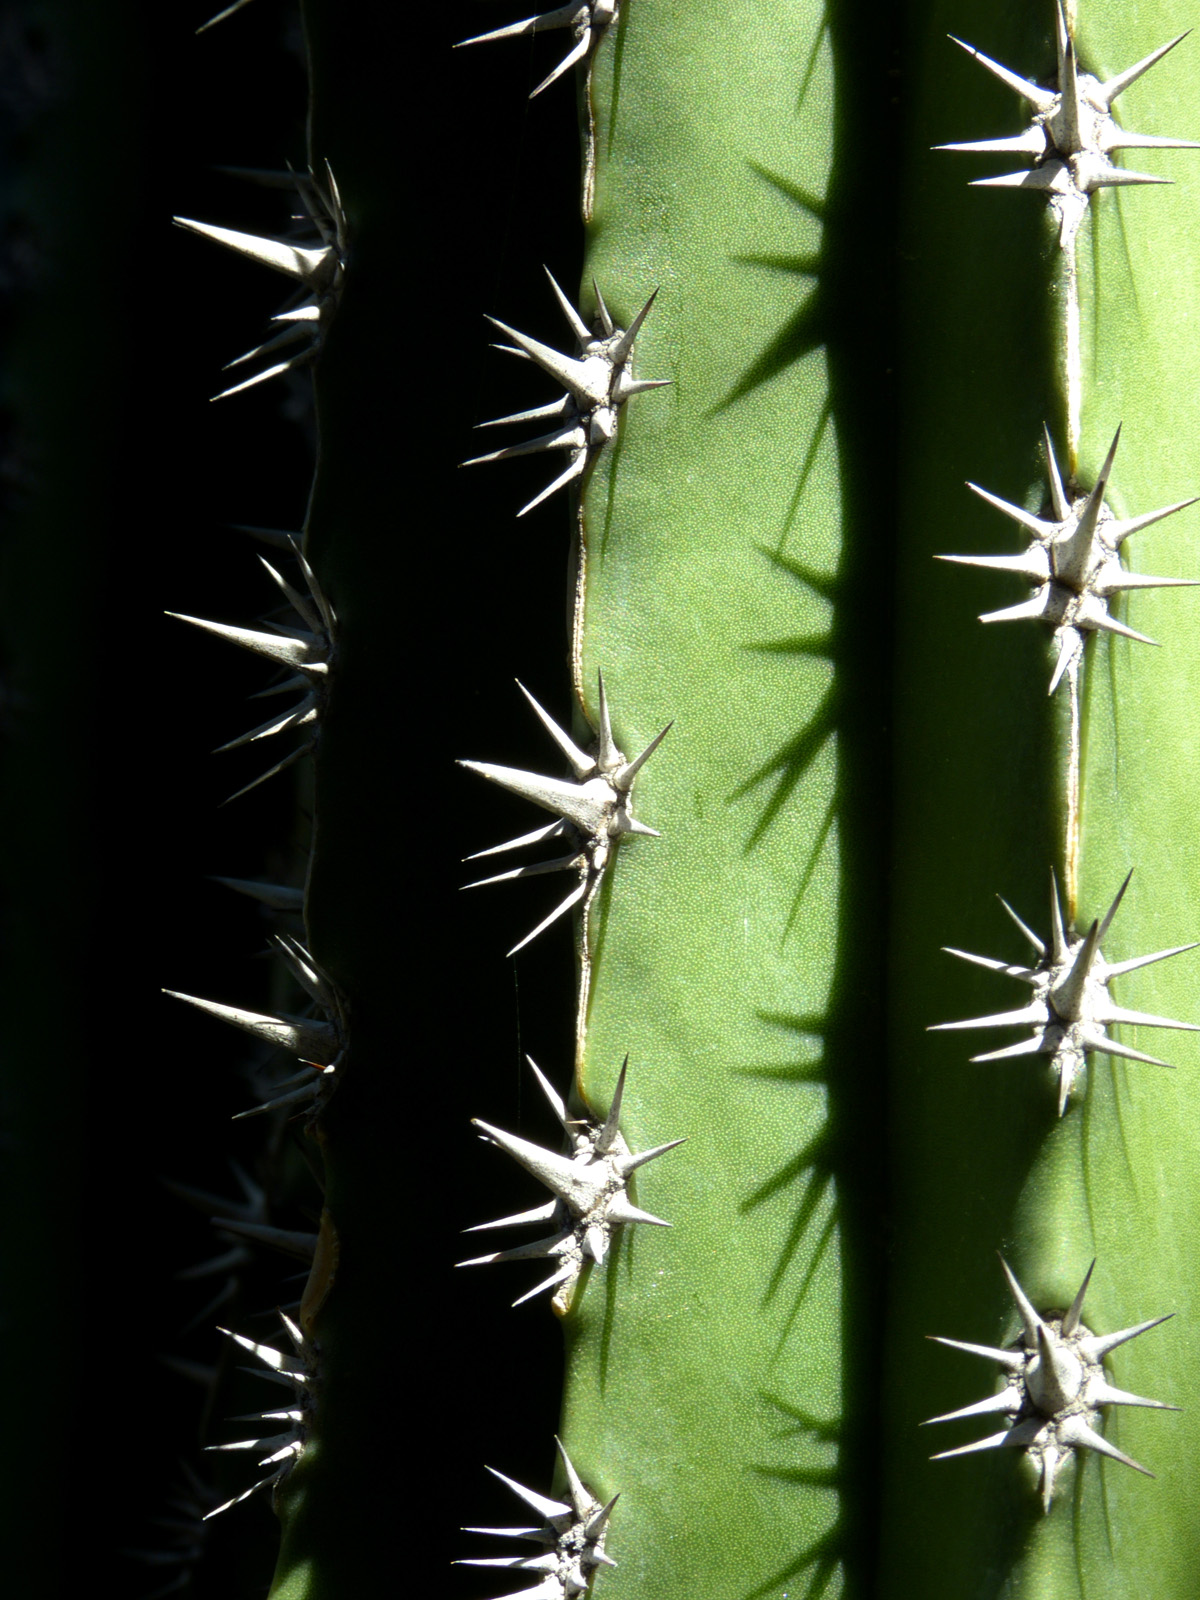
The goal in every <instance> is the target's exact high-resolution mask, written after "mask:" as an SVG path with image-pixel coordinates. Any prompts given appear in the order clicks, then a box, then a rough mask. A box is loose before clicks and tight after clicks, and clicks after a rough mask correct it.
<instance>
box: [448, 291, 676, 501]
mask: <svg viewBox="0 0 1200 1600" xmlns="http://www.w3.org/2000/svg"><path fill="white" fill-rule="evenodd" d="M546 276H547V277H548V278H549V279H550V286H551V288H552V289H553V290H554V293H555V295H556V296H557V298H558V303H559V305H560V306H561V307H562V309H563V313H564V315H565V316H566V318H567V321H568V322H569V323H570V324H571V328H572V330H573V331H574V333H575V336H576V338H577V339H578V340H579V354H578V355H577V356H566V355H562V354H560V352H559V351H557V350H552V349H551V348H550V346H549V345H546V344H542V343H540V342H539V341H538V340H537V339H531V338H530V337H529V335H528V334H525V333H518V332H517V330H516V329H515V328H510V327H509V326H508V325H507V323H504V322H498V321H497V320H496V318H495V317H489V318H488V319H487V320H488V321H489V322H490V323H491V324H492V325H493V327H496V328H499V329H500V332H501V333H503V334H504V335H505V336H506V337H507V338H509V339H511V340H512V341H513V343H512V344H511V345H506V344H501V345H497V346H496V348H497V349H498V350H506V351H508V353H509V354H510V355H515V356H520V357H522V358H524V359H526V360H529V361H533V362H535V363H536V364H537V365H538V366H539V367H541V368H542V370H543V371H544V372H548V373H549V374H550V376H551V377H552V378H556V379H557V380H558V382H559V383H561V384H562V386H563V388H564V389H565V390H566V391H567V392H566V393H565V394H564V395H563V396H562V398H561V399H559V400H552V401H551V402H550V404H549V405H544V406H534V407H533V408H532V410H529V411H515V412H513V413H512V415H511V416H507V417H496V418H494V419H493V420H492V421H491V422H481V423H479V424H478V426H479V427H481V428H499V427H503V426H505V425H507V424H508V423H512V422H535V421H539V420H542V419H548V418H553V419H554V424H555V425H554V428H553V430H552V431H551V432H550V433H543V434H540V435H539V436H538V437H537V438H536V439H527V440H526V441H525V443H524V444H513V445H508V446H507V447H506V448H505V449H503V450H493V451H491V452H490V453H489V454H488V455H483V456H472V457H471V459H470V460H469V461H464V462H463V466H464V467H474V466H478V465H479V464H480V463H481V462H484V461H508V460H510V459H512V458H513V457H515V456H528V455H534V454H536V453H538V452H539V451H542V450H564V451H566V452H567V458H568V459H567V465H566V467H565V468H564V469H563V471H562V472H560V473H559V475H558V476H557V477H556V478H555V479H553V480H552V482H550V483H548V484H547V485H546V487H545V488H544V489H543V490H542V491H541V493H540V494H536V495H534V497H533V499H532V500H530V501H529V503H528V505H525V506H522V508H521V510H520V511H519V512H518V513H517V515H518V516H519V517H523V516H524V515H525V513H526V512H527V511H532V510H533V508H534V506H538V505H541V503H542V501H543V500H546V499H548V498H549V496H550V495H552V494H553V493H554V492H555V490H556V489H562V488H564V487H565V486H566V485H567V484H569V483H573V482H574V481H575V480H576V479H578V478H582V477H583V475H584V473H585V472H586V471H587V469H588V467H589V466H590V465H591V464H592V463H593V462H594V461H595V459H596V457H597V456H598V455H599V454H600V452H601V450H603V449H604V446H605V445H606V444H607V443H608V442H609V440H610V439H613V438H615V437H616V432H617V419H618V417H619V416H620V412H621V407H622V406H623V405H624V404H625V402H626V400H628V399H630V398H631V397H632V396H633V395H635V394H643V393H645V391H646V390H647V389H662V388H665V387H666V386H667V384H669V383H670V379H669V378H635V377H634V376H633V345H634V340H635V339H636V338H637V336H638V332H639V330H640V329H641V326H642V323H643V322H644V321H645V320H646V315H647V313H648V312H649V310H650V307H651V306H652V305H653V304H654V298H655V295H657V293H658V290H657V289H656V290H655V291H654V294H652V295H651V296H650V298H649V300H647V301H646V304H645V305H644V306H643V307H642V309H641V310H640V311H639V312H638V314H637V316H636V317H634V319H633V321H632V322H631V323H630V324H629V326H628V328H618V327H617V325H616V323H615V322H614V321H613V319H612V317H611V315H610V314H609V310H608V307H607V306H606V305H605V303H604V296H603V295H602V294H601V293H600V291H599V289H597V290H596V305H597V313H598V326H597V328H596V330H595V332H593V330H592V329H591V328H589V327H588V325H587V323H586V322H585V321H584V320H583V318H582V317H581V316H580V315H579V313H578V311H576V309H575V307H574V306H573V305H572V304H571V302H570V301H569V300H568V299H567V297H566V295H565V294H564V293H563V292H562V290H561V289H560V288H559V286H558V284H557V283H555V281H554V278H553V277H552V276H551V274H550V272H549V270H548V269H547V271H546Z"/></svg>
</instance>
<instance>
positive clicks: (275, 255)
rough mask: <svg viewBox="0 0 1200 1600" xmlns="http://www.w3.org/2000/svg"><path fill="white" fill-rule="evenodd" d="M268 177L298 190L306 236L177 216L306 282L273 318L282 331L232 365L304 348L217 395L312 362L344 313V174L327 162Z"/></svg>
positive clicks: (222, 396)
mask: <svg viewBox="0 0 1200 1600" xmlns="http://www.w3.org/2000/svg"><path fill="white" fill-rule="evenodd" d="M267 181H269V182H280V183H282V184H285V185H286V186H287V187H289V188H294V189H295V191H296V194H297V196H298V197H299V200H300V203H301V205H302V207H303V214H302V215H301V216H298V217H297V218H296V219H295V220H296V222H297V223H298V224H299V227H300V230H301V236H300V238H298V239H276V238H272V237H270V236H269V235H266V234H257V233H242V232H239V231H238V230H237V229H235V228H220V227H217V226H216V225H215V224H213V223H209V222H196V221H194V220H192V219H191V218H190V217H175V218H174V219H173V220H174V222H175V224H176V226H177V227H180V228H186V229H187V230H188V231H189V232H191V233H198V234H199V235H200V236H201V237H202V238H205V239H211V240H212V241H213V243H214V244H219V245H222V246H224V248H225V249H227V250H232V251H234V252H235V253H236V254H237V255H240V256H243V257H244V258H245V259H246V260H248V261H257V262H258V263H259V264H260V265H262V266H264V267H270V268H272V270H273V271H275V272H280V273H282V274H283V275H284V276H285V277H288V278H291V279H292V280H293V281H294V282H296V283H297V285H298V288H297V289H296V291H295V292H294V293H293V294H292V295H291V296H290V297H289V298H288V300H287V301H286V302H285V303H284V305H283V307H282V308H281V309H280V310H279V311H277V312H276V313H275V315H274V316H273V317H272V318H271V321H272V323H277V324H279V325H280V326H279V328H278V331H277V332H275V333H274V334H273V335H272V336H271V337H270V338H269V339H266V340H264V341H263V343H262V344H259V345H255V346H254V348H253V349H251V350H247V351H245V352H244V353H243V354H242V355H240V356H235V357H234V359H233V360H232V361H229V362H227V363H226V365H225V369H224V370H225V371H226V372H228V371H230V370H231V369H232V368H234V367H240V366H244V365H245V363H246V362H248V361H257V360H259V359H260V358H262V357H264V356H273V355H276V354H278V353H279V352H280V351H283V350H288V351H291V347H292V346H293V345H297V344H298V345H300V346H301V349H300V350H298V351H295V352H292V353H290V354H288V355H286V356H284V357H283V358H282V359H281V360H279V361H273V362H271V363H270V365H269V366H267V367H264V368H263V369H262V370H261V371H260V372H256V373H254V375H253V376H252V377H249V378H244V379H242V381H241V382H240V383H235V384H232V385H231V386H230V387H229V388H228V389H222V390H221V392H220V394H215V395H214V396H213V399H214V400H225V399H228V397H229V396H230V395H234V394H241V393H243V392H244V391H245V390H247V389H253V388H255V387H256V386H257V385H258V384H260V383H266V382H267V381H268V380H269V379H271V378H277V377H280V376H282V375H283V374H284V373H286V372H292V371H294V370H295V369H296V368H298V367H302V366H307V365H309V364H311V363H312V362H313V361H315V360H316V358H317V356H318V355H319V354H320V351H321V346H322V345H323V343H324V341H325V335H326V333H327V332H328V331H329V325H330V323H331V322H332V321H333V318H334V316H335V314H336V312H337V308H338V305H339V303H340V301H341V296H342V285H343V282H344V280H345V262H346V214H345V211H344V209H343V207H342V199H341V195H340V194H339V192H338V186H337V180H336V179H335V178H334V176H333V171H332V168H331V167H330V166H329V163H328V162H326V164H325V174H324V178H319V177H318V176H317V174H316V172H315V171H313V170H312V169H310V170H309V171H308V172H307V173H291V172H289V173H281V174H268V175H267Z"/></svg>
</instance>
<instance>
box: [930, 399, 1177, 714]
mask: <svg viewBox="0 0 1200 1600" xmlns="http://www.w3.org/2000/svg"><path fill="white" fill-rule="evenodd" d="M1120 437H1121V430H1120V429H1119V428H1118V429H1117V433H1116V437H1115V438H1114V439H1113V442H1112V445H1111V447H1110V449H1109V452H1108V455H1107V456H1106V457H1105V461H1104V465H1103V467H1102V468H1101V469H1100V475H1099V477H1098V478H1097V479H1096V482H1095V484H1094V486H1093V487H1092V489H1091V490H1090V492H1089V493H1087V494H1084V495H1077V496H1075V497H1074V499H1072V498H1071V497H1069V496H1068V494H1067V492H1066V490H1065V488H1064V486H1063V480H1062V475H1061V473H1060V472H1059V468H1058V463H1057V462H1056V461H1055V459H1054V446H1053V443H1052V441H1051V438H1050V431H1049V429H1048V428H1047V429H1046V430H1045V439H1046V465H1047V468H1048V471H1049V478H1050V497H1051V506H1052V510H1053V516H1052V517H1051V518H1046V517H1035V516H1033V515H1032V514H1031V513H1030V512H1028V511H1026V510H1024V508H1023V507H1021V506H1015V505H1011V504H1010V503H1009V502H1008V501H1007V500H1001V499H1000V497H999V496H998V495H994V494H991V493H990V492H989V491H988V490H987V489H981V488H980V487H979V485H978V484H975V483H969V484H968V485H967V487H968V488H969V489H970V490H972V491H973V493H975V494H977V495H978V496H979V498H980V499H981V500H986V501H987V503H988V505H991V506H995V508H996V509H997V510H998V511H1001V512H1003V514H1004V515H1005V516H1006V517H1008V518H1010V519H1011V520H1012V521H1013V522H1015V523H1017V524H1018V525H1019V526H1020V527H1022V528H1024V529H1025V530H1026V532H1027V533H1029V534H1030V535H1031V536H1032V539H1031V543H1030V544H1029V545H1028V547H1027V548H1026V549H1025V550H1023V551H1022V552H1021V553H1020V554H1019V555H999V556H963V555H955V556H948V555H941V556H937V557H936V558H935V559H936V560H938V561H950V562H954V563H956V564H957V565H958V566H963V567H989V568H993V569H995V570H996V571H998V572H1011V573H1013V574H1014V575H1015V576H1017V577H1021V578H1025V579H1027V580H1028V581H1029V582H1030V583H1031V584H1033V585H1034V594H1033V595H1032V597H1031V598H1030V599H1028V600H1024V601H1021V602H1020V603H1019V604H1018V605H1014V606H1006V607H1005V608H1004V609H1003V610H1001V611H986V612H984V613H983V614H982V615H981V616H980V618H979V620H980V622H1016V621H1020V620H1023V619H1026V618H1034V619H1037V620H1040V621H1042V622H1045V623H1047V624H1048V625H1049V626H1050V627H1052V628H1053V629H1054V639H1055V643H1056V644H1057V646H1058V656H1057V659H1056V660H1055V664H1054V671H1053V672H1052V674H1051V677H1050V688H1049V691H1048V692H1049V693H1050V694H1053V693H1054V691H1055V690H1056V689H1057V688H1058V686H1059V684H1060V683H1061V682H1062V679H1063V677H1064V676H1065V675H1066V674H1068V673H1072V674H1073V673H1074V672H1075V670H1076V669H1077V667H1078V665H1079V663H1080V661H1081V660H1082V658H1083V650H1084V645H1085V644H1086V642H1087V638H1088V636H1089V635H1090V634H1093V633H1097V632H1104V633H1116V634H1120V635H1121V636H1122V637H1123V638H1125V639H1134V640H1136V641H1137V642H1138V643H1140V644H1154V643H1156V641H1155V640H1154V639H1151V638H1148V637H1147V635H1146V634H1144V633H1138V632H1137V630H1136V629H1134V628H1131V627H1129V626H1128V625H1127V624H1126V623H1123V622H1119V621H1118V620H1117V619H1116V617H1114V616H1112V615H1111V614H1110V612H1109V609H1108V603H1109V601H1110V600H1111V599H1112V598H1113V597H1114V596H1116V595H1119V594H1122V593H1125V592H1127V591H1129V590H1133V589H1176V588H1194V587H1196V586H1197V585H1198V584H1200V578H1154V577H1149V576H1147V575H1145V574H1143V573H1137V572H1129V571H1128V570H1127V569H1126V568H1125V567H1123V566H1122V565H1121V557H1120V550H1121V546H1122V545H1123V544H1124V542H1125V540H1126V539H1128V538H1129V536H1130V534H1133V533H1138V532H1140V530H1141V529H1143V528H1148V527H1150V526H1151V524H1153V523H1155V522H1161V521H1162V519H1163V518H1164V517H1169V516H1173V515H1174V513H1175V512H1177V511H1183V510H1184V509H1185V508H1186V507H1188V506H1192V505H1195V504H1196V498H1197V497H1196V496H1194V495H1193V496H1192V497H1191V498H1190V499H1188V500H1178V501H1176V502H1175V504H1174V505H1169V506H1163V507H1162V508H1161V509H1160V510H1158V511H1149V512H1146V513H1145V514H1144V515H1142V516H1139V517H1128V518H1124V519H1122V520H1118V519H1117V518H1116V517H1114V516H1113V514H1112V512H1111V511H1110V510H1109V508H1108V506H1106V505H1105V503H1104V495H1105V491H1106V490H1107V488H1108V480H1109V477H1110V475H1111V472H1112V466H1113V460H1114V458H1115V456H1116V453H1117V445H1118V443H1119V441H1120Z"/></svg>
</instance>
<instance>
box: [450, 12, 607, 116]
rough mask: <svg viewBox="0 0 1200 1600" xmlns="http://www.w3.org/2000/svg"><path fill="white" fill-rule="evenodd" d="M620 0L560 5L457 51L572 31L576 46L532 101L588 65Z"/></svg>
mask: <svg viewBox="0 0 1200 1600" xmlns="http://www.w3.org/2000/svg"><path fill="white" fill-rule="evenodd" d="M619 10H620V0H574V3H573V4H570V5H565V6H559V7H558V8H557V10H554V11H544V12H543V13H542V14H541V16H538V17H526V18H525V20H524V21H523V22H510V23H508V24H507V26H506V27H503V28H493V29H492V31H491V32H490V33H477V34H476V35H475V37H474V38H473V39H460V40H459V42H458V44H456V45H455V47H454V48H455V49H456V50H458V49H461V48H462V46H463V45H468V44H489V43H490V42H491V41H492V40H493V39H518V38H521V37H522V36H523V35H525V34H530V33H548V32H550V31H551V29H554V28H569V29H570V30H571V32H572V34H573V35H574V36H575V43H574V44H573V45H572V46H571V48H570V50H568V51H567V53H566V55H565V56H564V57H563V58H562V60H561V61H560V62H559V63H558V65H557V66H556V67H555V69H554V71H553V72H552V73H550V75H549V76H548V77H546V78H543V79H542V81H541V83H539V84H538V86H537V88H536V89H533V90H531V91H530V95H529V98H530V99H531V100H532V99H533V98H534V96H535V95H539V94H541V92H542V90H543V89H548V88H549V87H550V85H551V84H552V83H554V82H555V81H556V80H557V79H559V78H561V77H562V75H563V73H565V72H569V71H570V69H571V68H572V67H573V66H574V65H575V63H576V62H577V61H586V62H589V63H590V61H591V59H592V56H593V55H594V54H595V51H596V48H597V46H598V45H599V43H600V41H601V39H603V37H604V35H605V34H606V33H607V31H608V29H609V28H610V27H611V26H612V25H613V23H614V22H615V21H616V20H617V13H618V11H619Z"/></svg>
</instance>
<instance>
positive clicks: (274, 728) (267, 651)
mask: <svg viewBox="0 0 1200 1600" xmlns="http://www.w3.org/2000/svg"><path fill="white" fill-rule="evenodd" d="M289 547H290V550H291V553H292V555H293V556H294V557H295V559H296V563H297V565H298V566H299V569H300V574H301V577H302V578H303V580H304V584H305V587H306V589H307V591H308V592H307V594H301V593H300V591H299V590H298V589H296V588H295V587H294V586H293V585H292V584H290V583H289V582H288V581H287V579H286V578H285V577H284V576H283V574H282V573H281V572H279V571H278V570H277V569H276V568H275V567H273V566H272V565H271V563H270V562H269V561H267V560H266V559H265V558H264V557H262V556H260V557H259V560H260V561H261V562H262V564H263V566H264V567H265V569H266V571H267V573H268V574H269V576H270V577H271V579H272V581H273V582H274V583H275V584H276V585H277V586H278V588H279V590H280V592H281V593H282V595H283V597H284V599H285V600H286V601H287V603H288V605H289V606H290V607H291V609H292V611H293V612H294V613H295V620H296V621H297V622H299V623H300V626H299V627H296V626H294V625H293V624H292V623H284V622H276V621H273V620H271V619H267V620H266V621H265V622H264V624H263V626H262V627H261V628H238V627H233V626H231V625H230V624H229V623H225V622H209V621H207V620H206V619H205V618H203V617H189V616H185V615H184V614H183V612H180V611H168V612H167V615H168V616H169V617H177V618H178V619H179V621H180V622H189V623H191V625H192V626H193V627H195V628H203V630H204V631H205V632H206V633H211V634H215V635H216V637H217V638H219V639H228V640H229V641H230V643H232V644H237V645H241V647H242V649H243V650H249V651H252V652H253V654H255V655H259V656H262V657H264V658H265V659H266V660H268V661H271V662H274V663H275V665H276V666H277V667H280V668H282V669H283V671H284V674H285V676H284V677H283V678H282V679H281V680H280V681H279V682H278V683H275V684H272V685H271V687H270V688H268V689H263V690H260V691H259V695H258V696H256V698H263V697H265V696H268V695H277V694H291V693H293V692H294V693H297V694H299V696H300V698H299V700H298V701H296V703H295V704H294V705H292V706H289V707H288V709H287V710H286V711H284V712H282V713H279V714H277V715H275V716H273V717H269V718H268V719H267V721H266V722H263V723H260V724H259V726H258V727H257V728H251V729H250V730H249V731H248V732H247V733H242V734H239V735H238V737H237V738H236V739H230V740H229V742H228V743H227V744H223V745H221V746H219V748H218V752H217V753H218V754H221V753H223V752H224V751H226V750H238V749H240V748H241V747H242V746H243V745H251V744H257V743H258V742H259V740H261V739H270V738H273V737H275V736H276V735H277V734H285V733H292V732H295V731H298V730H301V729H302V730H305V732H304V737H303V739H302V740H301V742H300V743H299V744H298V745H297V746H296V747H295V748H294V749H293V750H290V751H289V752H288V754H287V755H285V756H284V757H283V758H282V759H281V760H279V761H277V762H276V763H275V764H274V766H271V767H268V769H267V770H266V772H263V773H260V775H259V776H258V777H257V778H254V779H252V780H251V782H250V783H248V784H246V785H245V786H244V787H243V788H241V789H238V790H237V791H236V793H234V794H232V795H230V797H229V798H230V799H231V800H236V799H238V797H239V796H240V795H243V794H248V793H249V791H250V790H251V789H256V788H257V787H258V785H259V784H260V783H265V782H266V781H267V779H268V778H273V777H274V776H275V774H276V773H277V772H283V771H284V770H285V769H286V768H288V767H290V766H291V765H292V763H293V762H295V761H299V759H300V757H301V756H303V755H307V754H308V753H309V752H310V751H311V750H313V749H314V748H315V747H316V742H317V732H318V729H319V725H320V720H321V716H322V713H323V711H324V709H325V701H326V697H327V691H328V685H329V675H330V671H331V669H332V666H333V659H334V647H335V643H336V634H337V618H336V616H335V615H334V611H333V607H332V606H331V605H330V604H329V601H328V600H327V599H326V598H325V595H324V594H323V593H322V590H321V585H320V583H319V582H318V581H317V575H316V573H315V572H314V571H313V569H312V568H311V567H310V566H309V564H308V561H307V560H306V559H305V556H304V553H303V551H302V550H301V549H300V546H299V544H298V543H297V542H296V541H295V540H291V541H290V545H289ZM260 898H261V896H260ZM292 898H293V902H294V898H295V897H294V894H293V897H292Z"/></svg>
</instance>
